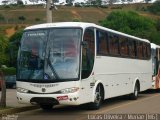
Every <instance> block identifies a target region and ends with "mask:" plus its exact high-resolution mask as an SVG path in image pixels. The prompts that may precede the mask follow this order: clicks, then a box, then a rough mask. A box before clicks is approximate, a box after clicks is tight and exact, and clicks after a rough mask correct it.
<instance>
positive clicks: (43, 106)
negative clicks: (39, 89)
mask: <svg viewBox="0 0 160 120" xmlns="http://www.w3.org/2000/svg"><path fill="white" fill-rule="evenodd" d="M40 107H41V108H42V109H43V110H52V108H53V105H45V104H40Z"/></svg>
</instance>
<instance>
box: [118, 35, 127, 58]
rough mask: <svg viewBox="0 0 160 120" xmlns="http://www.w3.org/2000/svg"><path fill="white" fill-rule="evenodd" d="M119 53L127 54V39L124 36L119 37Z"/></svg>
mask: <svg viewBox="0 0 160 120" xmlns="http://www.w3.org/2000/svg"><path fill="white" fill-rule="evenodd" d="M119 45H120V53H121V56H124V57H125V56H128V39H127V38H125V37H122V36H120V37H119Z"/></svg>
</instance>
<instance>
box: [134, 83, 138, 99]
mask: <svg viewBox="0 0 160 120" xmlns="http://www.w3.org/2000/svg"><path fill="white" fill-rule="evenodd" d="M134 95H135V96H136V97H137V96H138V88H137V85H136V87H135V91H134Z"/></svg>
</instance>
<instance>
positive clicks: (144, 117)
mask: <svg viewBox="0 0 160 120" xmlns="http://www.w3.org/2000/svg"><path fill="white" fill-rule="evenodd" d="M17 116H18V120H102V119H105V120H160V92H159V93H158V92H155V91H153V90H149V91H147V92H143V93H141V94H140V96H139V98H138V100H129V99H128V98H127V97H126V96H124V97H116V98H112V99H107V100H105V101H104V103H103V105H102V107H101V108H100V109H99V110H86V109H84V108H83V107H82V106H56V107H55V108H53V110H50V111H43V110H42V109H36V110H32V111H28V112H23V113H19V114H17Z"/></svg>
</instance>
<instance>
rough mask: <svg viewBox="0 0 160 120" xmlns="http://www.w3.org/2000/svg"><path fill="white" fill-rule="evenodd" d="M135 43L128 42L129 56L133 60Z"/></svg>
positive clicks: (132, 41)
mask: <svg viewBox="0 0 160 120" xmlns="http://www.w3.org/2000/svg"><path fill="white" fill-rule="evenodd" d="M135 43H136V42H135V41H134V40H129V44H128V47H129V55H130V57H131V58H135V56H136V49H135V48H136V47H135Z"/></svg>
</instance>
